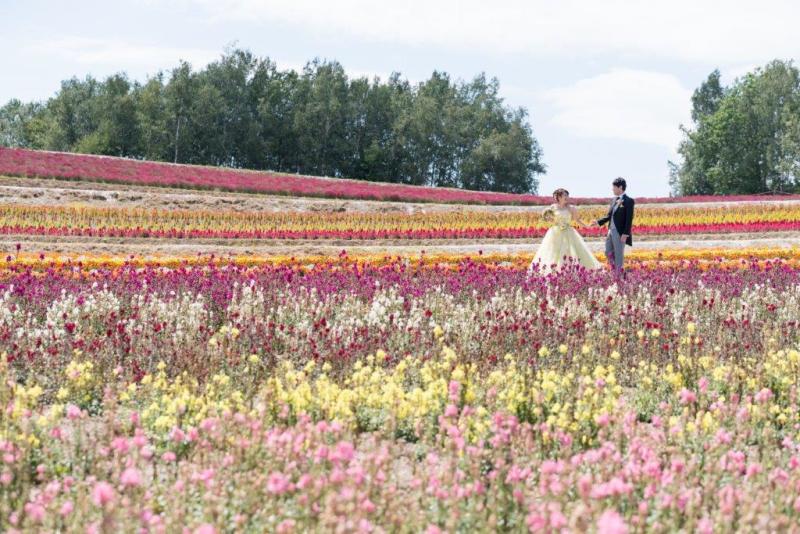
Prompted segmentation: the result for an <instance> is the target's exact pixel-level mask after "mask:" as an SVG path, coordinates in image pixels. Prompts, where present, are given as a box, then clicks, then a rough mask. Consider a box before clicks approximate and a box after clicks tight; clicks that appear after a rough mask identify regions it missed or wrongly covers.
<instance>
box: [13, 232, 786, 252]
mask: <svg viewBox="0 0 800 534" xmlns="http://www.w3.org/2000/svg"><path fill="white" fill-rule="evenodd" d="M538 243H539V241H538V240H537V241H535V242H531V241H522V240H483V241H479V242H478V241H473V240H443V239H439V240H426V241H408V242H406V241H402V240H395V241H388V240H386V241H378V240H376V241H363V240H362V241H324V240H319V241H280V242H278V241H268V240H225V239H216V240H215V239H191V240H190V239H111V238H105V239H92V238H72V237H53V238H48V237H40V236H0V251H4V252H5V253H13V251H15V250H16V245H17V244H19V245H20V246H21V250H22V251H23V252H28V253H39V252H47V253H60V254H90V253H91V254H108V255H129V254H133V255H136V256H149V255H175V256H184V255H195V254H217V255H229V254H233V255H259V256H271V255H281V256H307V255H322V254H324V255H331V254H333V255H335V254H339V253H340V252H342V251H343V250H345V251H347V252H348V253H351V254H389V255H407V254H412V255H413V254H419V253H421V252H423V251H424V252H426V253H448V254H477V253H479V252H483V253H487V254H488V253H504V254H521V253H526V252H527V253H531V252H534V251H535V250H536V248H537V246H538ZM587 243H588V246H589V248H590V249H591V250H592V251H602V250H604V242H603V240H601V239H590V240H587ZM752 247H760V248H792V247H800V234H798V233H786V234H782V235H774V234H770V235H765V236H756V235H737V236H730V235H728V236H725V235H716V236H710V235H706V236H690V237H689V238H688V239H685V240H684V239H674V237H673V238H660V239H638V238H637V239H636V241H635V242H634V247H633V249H630V248H629V249H628V250H629V251H631V250H659V249H664V250H668V249H670V250H675V249H678V250H681V249H695V250H696V249H715V248H730V249H743V248H752Z"/></svg>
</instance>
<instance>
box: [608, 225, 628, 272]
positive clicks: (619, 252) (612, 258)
mask: <svg viewBox="0 0 800 534" xmlns="http://www.w3.org/2000/svg"><path fill="white" fill-rule="evenodd" d="M606 257H607V258H608V261H609V262H610V263H613V264H614V268H615V269H617V270H620V271H621V270H622V262H623V261H624V260H625V243H623V242H622V241H620V239H619V232H618V231H617V227H616V226H615V225H614V219H611V222H610V223H609V225H608V236H607V237H606Z"/></svg>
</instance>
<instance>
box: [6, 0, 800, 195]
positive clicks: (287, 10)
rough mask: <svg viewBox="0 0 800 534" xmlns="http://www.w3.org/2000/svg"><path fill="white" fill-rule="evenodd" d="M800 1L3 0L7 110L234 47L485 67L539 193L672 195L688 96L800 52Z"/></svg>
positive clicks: (387, 69) (422, 72) (348, 64)
mask: <svg viewBox="0 0 800 534" xmlns="http://www.w3.org/2000/svg"><path fill="white" fill-rule="evenodd" d="M798 20H800V2H798V1H797V0H761V1H760V2H752V1H740V0H724V1H722V0H720V1H717V0H670V1H669V2H666V1H653V0H648V1H646V0H625V1H623V0H602V1H598V0H493V1H492V2H487V1H486V0H480V1H478V0H461V1H457V0H403V1H401V2H398V1H397V0H395V1H391V2H385V1H382V0H370V1H365V0H261V1H257V0H175V1H156V0H114V1H108V0H105V1H81V0H72V1H69V2H64V1H56V0H50V1H48V0H24V1H17V0H0V39H1V40H0V43H2V44H3V47H2V52H1V53H0V73H2V75H0V105H2V104H3V103H5V102H6V101H8V100H9V99H11V98H19V99H22V100H46V99H47V98H49V97H51V96H52V95H53V94H54V93H55V92H56V91H57V90H58V87H59V84H60V81H61V80H63V79H67V78H70V77H72V76H74V75H77V76H79V77H83V76H85V75H87V74H91V75H92V76H95V77H97V78H103V77H105V76H108V75H111V74H114V73H117V72H126V73H127V74H128V75H129V76H130V77H131V78H133V79H137V80H142V81H144V80H145V79H146V78H147V76H148V75H153V74H155V73H156V72H158V71H159V70H165V71H166V70H168V69H170V68H172V67H174V66H176V65H177V63H178V61H179V60H181V59H183V60H187V61H189V62H190V63H191V64H192V65H193V66H194V67H195V68H202V67H203V66H204V65H205V64H207V63H208V62H210V61H214V60H215V59H217V58H218V57H219V56H220V54H221V53H222V52H223V51H224V50H225V49H226V47H230V46H237V47H241V48H245V49H248V50H250V51H251V52H253V53H254V54H256V55H258V56H262V57H264V56H268V57H270V58H271V59H272V60H274V61H275V62H277V64H278V65H279V66H281V67H283V68H295V69H300V68H302V66H303V65H304V64H305V63H306V62H307V61H308V60H310V59H313V58H323V59H329V60H337V61H339V62H340V63H342V65H343V66H344V67H345V69H346V70H347V71H348V73H349V74H350V75H352V76H369V77H373V76H380V77H381V78H384V79H385V78H386V77H387V76H388V75H389V74H390V73H391V72H393V71H398V72H400V73H402V74H403V75H404V76H405V77H406V78H407V79H408V80H410V81H411V82H418V81H422V80H425V79H427V78H428V77H429V76H430V75H431V73H432V72H433V71H434V70H440V71H445V72H448V73H449V74H450V75H451V76H452V77H453V78H455V79H462V80H469V79H471V78H472V77H473V76H475V75H476V74H478V73H481V72H483V73H486V75H487V76H489V77H496V78H497V79H498V80H499V81H500V93H501V96H503V97H504V98H505V101H506V102H507V103H508V104H509V105H511V106H514V107H520V106H521V107H524V108H526V109H527V110H528V113H529V120H530V124H531V126H532V128H533V132H534V135H535V136H536V138H537V139H538V141H539V143H540V145H541V147H542V149H543V152H544V163H545V164H546V165H547V173H546V174H545V175H544V176H541V177H540V189H539V191H540V193H544V194H547V193H549V192H550V191H551V190H553V189H555V188H557V187H566V188H567V189H569V190H570V192H571V193H572V194H573V196H600V195H607V194H609V192H610V188H611V186H610V183H611V181H612V180H613V179H614V178H616V177H617V176H623V177H625V178H626V179H627V181H628V184H629V185H628V191H629V192H630V194H631V195H632V196H636V195H639V196H662V195H667V194H668V193H669V186H668V182H667V179H668V166H667V162H668V161H669V160H677V158H678V156H677V153H676V147H677V145H678V143H679V141H680V139H681V132H680V125H681V124H684V125H688V124H689V122H690V109H691V101H690V99H691V94H692V91H693V90H694V89H695V88H696V87H697V86H698V85H699V84H700V83H701V82H702V81H703V80H704V79H705V78H706V76H708V74H709V73H710V72H711V71H712V70H713V69H715V68H719V69H720V71H721V72H722V75H723V82H724V83H726V84H729V83H732V82H733V81H734V80H735V79H736V78H737V77H739V76H741V75H743V74H745V73H747V72H749V71H751V70H753V69H754V68H756V67H758V66H760V65H764V64H765V63H767V62H768V61H771V60H772V59H793V58H797V57H800V38H798V37H797V21H798Z"/></svg>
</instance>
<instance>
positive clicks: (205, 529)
mask: <svg viewBox="0 0 800 534" xmlns="http://www.w3.org/2000/svg"><path fill="white" fill-rule="evenodd" d="M194 534H217V529H216V528H214V525H210V524H208V523H204V524H202V525H200V526H199V527H197V528H196V529H194Z"/></svg>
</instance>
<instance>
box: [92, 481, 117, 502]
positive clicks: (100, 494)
mask: <svg viewBox="0 0 800 534" xmlns="http://www.w3.org/2000/svg"><path fill="white" fill-rule="evenodd" d="M92 500H93V501H94V504H95V505H97V506H100V507H101V508H103V507H105V506H106V505H108V504H111V503H112V502H113V501H114V488H112V487H111V484H109V483H108V482H98V483H97V484H95V485H94V489H93V490H92Z"/></svg>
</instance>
